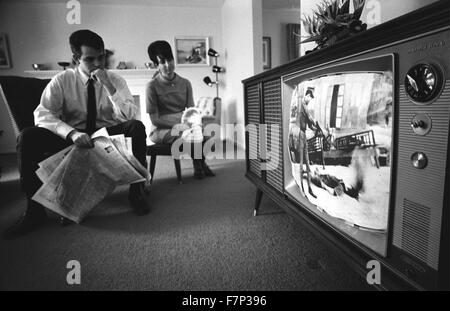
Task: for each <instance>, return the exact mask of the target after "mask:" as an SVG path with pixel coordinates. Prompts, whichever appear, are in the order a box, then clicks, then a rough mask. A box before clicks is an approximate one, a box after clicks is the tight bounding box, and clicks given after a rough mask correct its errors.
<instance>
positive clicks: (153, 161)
mask: <svg viewBox="0 0 450 311" xmlns="http://www.w3.org/2000/svg"><path fill="white" fill-rule="evenodd" d="M155 165H156V155H152V156H151V157H150V175H151V177H150V184H152V183H153V175H154V173H155Z"/></svg>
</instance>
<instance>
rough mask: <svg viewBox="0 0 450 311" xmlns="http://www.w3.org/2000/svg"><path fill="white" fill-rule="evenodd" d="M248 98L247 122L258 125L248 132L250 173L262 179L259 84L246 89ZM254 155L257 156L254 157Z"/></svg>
mask: <svg viewBox="0 0 450 311" xmlns="http://www.w3.org/2000/svg"><path fill="white" fill-rule="evenodd" d="M246 97H247V121H248V124H249V125H251V124H254V125H256V126H255V127H254V128H255V129H256V131H249V132H248V151H249V171H250V172H252V173H253V174H255V175H256V176H258V177H260V178H261V176H262V175H261V161H260V159H259V157H260V153H259V148H258V146H259V124H260V118H261V107H260V98H259V97H260V96H259V86H258V84H255V85H250V86H248V87H247V88H246ZM252 155H256V158H255V156H252Z"/></svg>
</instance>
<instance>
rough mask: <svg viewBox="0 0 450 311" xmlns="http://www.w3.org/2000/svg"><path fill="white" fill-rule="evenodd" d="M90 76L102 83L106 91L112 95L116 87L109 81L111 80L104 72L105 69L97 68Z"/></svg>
mask: <svg viewBox="0 0 450 311" xmlns="http://www.w3.org/2000/svg"><path fill="white" fill-rule="evenodd" d="M92 76H94V77H95V78H97V80H98V81H99V82H100V83H101V84H103V85H104V87H105V88H106V90H107V91H108V93H109V95H111V96H112V95H114V93H116V88H115V87H114V85H113V84H112V83H111V80H110V79H109V77H108V74H107V73H106V70H105V69H102V68H99V69H96V70H94V71H93V72H92Z"/></svg>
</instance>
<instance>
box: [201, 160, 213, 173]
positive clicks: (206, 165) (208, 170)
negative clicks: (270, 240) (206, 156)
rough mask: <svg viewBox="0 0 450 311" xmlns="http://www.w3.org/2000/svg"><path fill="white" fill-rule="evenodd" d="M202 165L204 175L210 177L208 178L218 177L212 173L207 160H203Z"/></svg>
mask: <svg viewBox="0 0 450 311" xmlns="http://www.w3.org/2000/svg"><path fill="white" fill-rule="evenodd" d="M201 165H202V170H203V173H204V174H205V176H208V177H213V176H216V174H214V172H213V171H211V169H210V168H209V166H208V164H206V162H205V160H202V162H201Z"/></svg>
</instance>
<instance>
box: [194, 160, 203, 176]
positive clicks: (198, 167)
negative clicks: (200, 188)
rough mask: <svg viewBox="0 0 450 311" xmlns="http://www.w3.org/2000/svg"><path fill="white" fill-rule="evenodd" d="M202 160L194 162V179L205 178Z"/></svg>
mask: <svg viewBox="0 0 450 311" xmlns="http://www.w3.org/2000/svg"><path fill="white" fill-rule="evenodd" d="M201 161H202V160H195V159H194V160H192V163H193V165H194V178H195V179H202V178H203V177H205V173H204V172H203V168H202V163H201Z"/></svg>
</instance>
